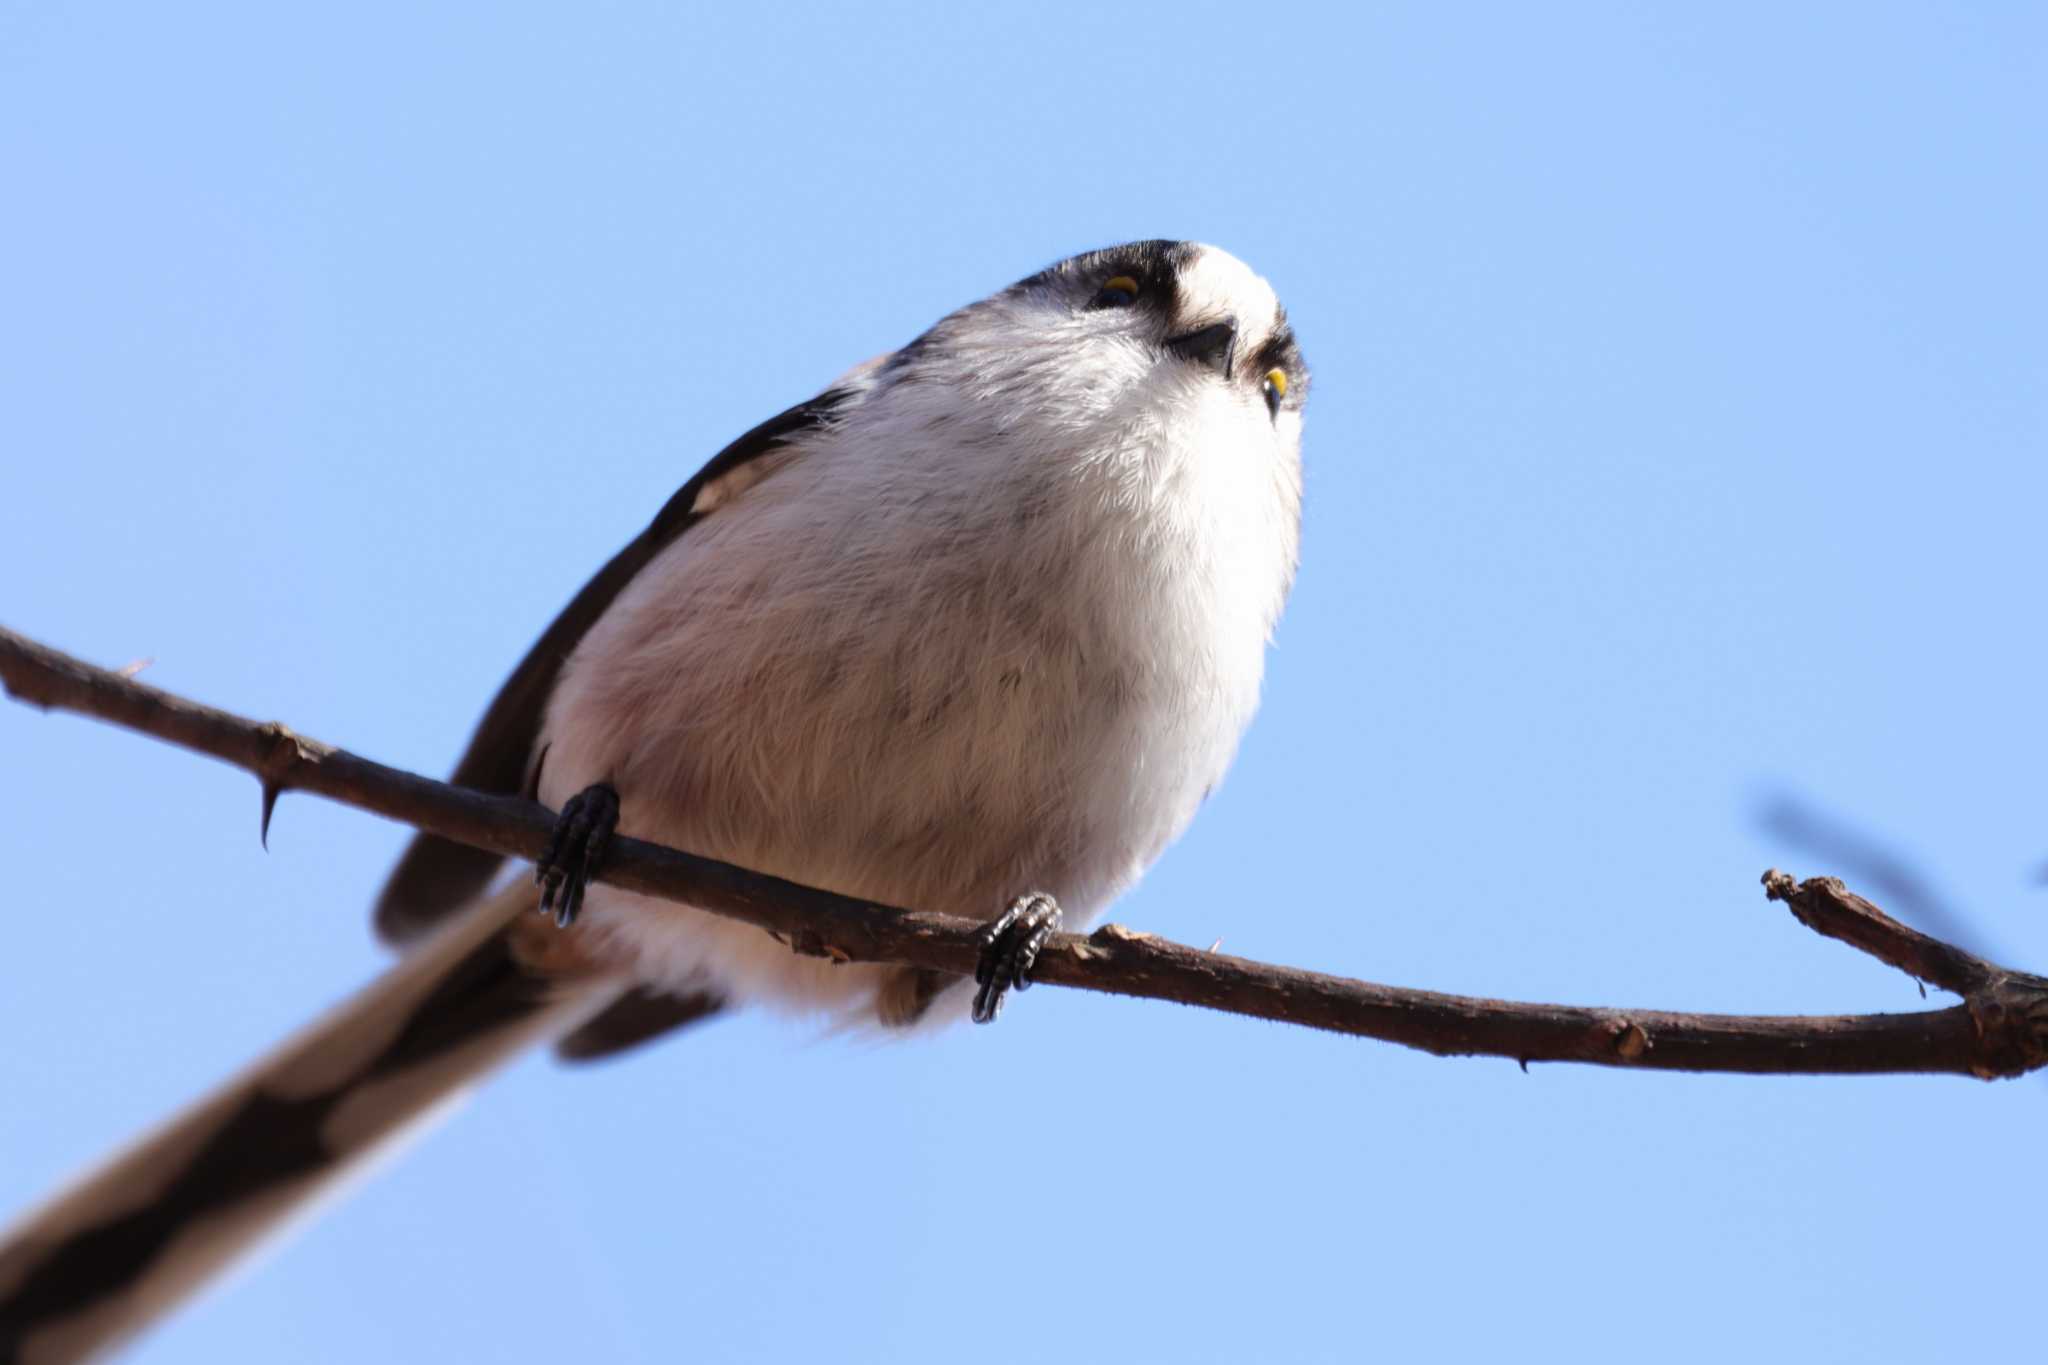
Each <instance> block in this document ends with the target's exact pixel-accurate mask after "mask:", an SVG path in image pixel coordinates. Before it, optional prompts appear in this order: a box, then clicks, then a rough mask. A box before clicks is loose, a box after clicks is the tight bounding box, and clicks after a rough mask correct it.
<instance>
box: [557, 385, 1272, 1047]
mask: <svg viewBox="0 0 2048 1365" xmlns="http://www.w3.org/2000/svg"><path fill="white" fill-rule="evenodd" d="M929 397H930V396H929V395H920V394H919V393H917V392H916V391H915V390H914V389H913V388H911V387H909V386H905V387H901V388H898V389H897V390H894V391H884V392H882V393H880V394H877V395H876V396H874V397H873V398H871V399H870V400H869V402H868V403H867V404H865V405H864V406H863V407H862V408H859V409H856V410H855V412H854V413H853V414H852V416H851V417H849V418H848V419H847V420H846V421H845V422H844V423H843V424H841V425H839V426H836V427H834V428H830V429H827V430H826V431H823V432H821V433H818V434H816V435H814V436H810V437H806V438H804V439H803V442H802V444H800V445H799V446H798V447H797V448H796V449H795V451H794V452H793V454H792V456H791V457H790V458H788V459H786V460H781V461H779V462H778V464H777V467H776V468H775V469H774V470H773V472H771V473H770V474H768V476H767V477H766V478H765V479H763V480H761V481H760V482H759V483H757V484H755V485H754V486H751V487H748V488H746V489H745V490H744V491H743V492H741V493H739V494H738V495H737V496H735V497H733V498H732V499H731V500H730V502H729V504H728V505H724V506H721V507H720V508H719V509H718V510H717V511H716V512H715V514H713V515H710V516H708V517H706V518H705V519H704V520H703V521H702V522H700V523H699V524H698V525H696V526H695V527H693V528H692V529H691V530H690V531H689V532H688V533H687V534H685V535H684V536H682V537H681V538H680V539H678V540H677V541H676V542H675V543H674V544H672V545H671V546H670V547H669V548H668V549H667V550H666V551H664V552H663V553H662V555H661V556H660V557H659V558H657V560H656V561H655V562H654V563H653V564H652V565H650V566H649V568H648V569H647V570H646V571H644V572H643V573H642V574H641V575H640V576H639V577H638V578H637V579H636V580H635V581H634V583H633V584H632V585H630V586H629V587H628V588H627V590H626V591H625V592H624V593H623V594H622V595H621V596H620V598H619V599H618V601H617V602H616V603H615V604H614V605H613V607H612V608H611V610H610V611H608V612H607V613H606V614H605V615H604V617H603V618H602V619H601V620H600V621H599V622H598V623H597V624H596V625H595V626H594V627H593V628H592V630H591V631H590V633H589V634H588V636H587V637H586V638H585V640H584V641H583V643H582V645H581V646H580V647H579V648H578V650H577V651H576V653H575V655H574V656H573V657H572V658H571V659H570V661H569V662H568V664H567V666H566V667H565V669H564V671H563V675H562V678H561V680H560V683H559V685H558V687H557V690H556V693H555V695H554V698H553V701H552V703H551V705H550V708H549V714H548V721H547V726H546V732H545V735H544V741H543V742H544V743H545V744H546V745H547V746H548V748H547V758H546V763H545V767H544V770H543V773H542V781H541V790H540V796H541V799H542V800H543V801H545V802H547V803H548V804H550V805H552V806H557V807H559V805H560V804H561V803H562V802H563V801H564V800H565V799H567V798H568V797H569V796H571V795H573V794H575V793H576V792H578V791H580V790H582V789H583V788H584V787H585V786H587V785H589V784H590V783H593V782H598V781H610V782H611V783H613V784H614V785H615V786H616V787H617V789H618V791H619V793H620V796H621V801H622V805H623V813H622V821H621V828H622V829H623V830H624V831H625V832H627V833H629V834H633V835H636V836H639V837H642V838H647V839H654V840H659V841H662V842H665V843H670V844H673V845H676V846H678V847H681V848H685V849H689V850H692V851H694V852H699V853H703V854H707V855H710V856H712V857H717V858H721V859H725V860H727V861H730V862H735V863H738V864H741V865H743V866H747V867H752V868H757V869H759V870H761V871H765V872H771V873H774V874H776V875H778V876H782V877H787V878H791V879H793V880H795V881H799V882H805V883H808V884H811V885H815V886H821V887H826V888H829V889H832V890H835V891H839V892H842V893H844V894H847V895H852V896H859V897H863V898H868V899H873V900H877V901H882V902H887V903H892V904H898V905H905V906H914V907H917V908H920V909H931V910H942V911H950V912H954V913H958V914H962V915H968V916H972V917H976V918H987V917H989V916H992V915H994V914H996V913H997V912H999V911H1000V910H1001V909H1002V907H1003V906H1004V905H1005V904H1007V903H1008V902H1009V901H1010V900H1011V899H1012V898H1014V897H1015V896H1017V895H1019V894H1022V893H1023V892H1026V891H1034V890H1036V891H1045V892H1049V893H1051V894H1052V895H1054V896H1055V897H1057V898H1058V899H1059V901H1060V903H1061V904H1062V906H1063V907H1064V908H1065V909H1066V911H1067V912H1068V916H1069V920H1068V922H1069V925H1070V927H1071V926H1074V925H1078V924H1080V923H1084V922H1086V921H1087V920H1089V919H1092V918H1093V917H1094V916H1095V915H1097V914H1099V913H1100V912H1101V910H1102V909H1103V908H1104V907H1105V906H1106V905H1107V904H1108V903H1109V902H1110V901H1111V900H1112V899H1113V898H1114V897H1115V896H1116V895H1117V894H1118V893H1119V892H1120V891H1122V890H1123V889H1124V888H1125V887H1127V886H1128V885H1129V884H1130V883H1131V882H1132V881H1133V880H1135V879H1136V877H1137V876H1138V875H1139V874H1140V872H1142V871H1143V869H1144V868H1145V867H1146V866H1147V865H1148V864H1149V863H1150V862H1151V861H1152V860H1153V859H1154V858H1156V857H1157V856H1158V854H1159V853H1160V852H1161V851H1162V850H1163V849H1164V848H1165V846H1166V845H1167V843H1168V842H1170V841H1171V840H1172V839H1173V837H1174V836H1175V835H1177V834H1178V833H1179V832H1180V830H1181V829H1182V827H1183V826H1184V825H1185V824H1186V823H1187V820H1188V819H1189V817H1190V816H1191V815H1192V814H1193V812H1194V810H1195V808H1196V807H1197V806H1198V805H1199V804H1200V802H1201V799H1202V797H1203V796H1204V795H1205V794H1206V793H1207V791H1208V790H1209V788H1210V787H1211V786H1213V785H1214V784H1215V783H1216V782H1217V781H1218V780H1220V778H1221V777H1222V774H1223V771H1224V769H1225V768H1226V767H1227V765H1228V763H1229V761H1230V757H1231V754H1232V752H1233V751H1234V749H1235V746H1236V743H1237V739H1238V736H1239V734H1240V733H1241V732H1242V730H1243V727H1244V725H1245V723H1246V722H1247V721H1248V720H1249V719H1250V716H1251V714H1252V711H1253V709H1254V707H1255V706H1256V704H1257V699H1258V689H1259V679H1260V674H1261V668H1262V657H1263V651H1264V644H1265V639H1266V636H1267V634H1268V633H1269V631H1270V629H1271V626H1272V623H1273V621H1274V619H1275V618H1276V616H1277V614H1278V611H1279V605H1280V601H1281V599H1282V597H1283V596H1284V594H1285V591H1286V586H1287V580H1288V578H1289V576H1290V575H1291V572H1292V567H1293V561H1294V525H1295V521H1294V518H1295V507H1296V502H1297V498H1298V482H1297V474H1296V471H1295V468H1294V466H1293V463H1292V460H1291V458H1290V459H1288V460H1284V461H1281V462H1280V464H1281V465H1283V466H1284V467H1279V468H1276V467H1275V461H1274V460H1273V458H1272V456H1271V454H1270V450H1271V448H1272V447H1273V444H1274V443H1273V442H1272V441H1271V439H1270V432H1267V433H1264V434H1263V439H1261V440H1259V441H1257V442H1256V443H1248V442H1246V441H1244V440H1242V439H1240V437H1242V436H1243V435H1245V434H1247V433H1250V432H1252V431H1253V430H1254V428H1252V427H1249V426H1241V425H1240V423H1242V422H1243V420H1244V419H1245V417H1246V414H1245V413H1243V412H1240V411H1237V410H1236V405H1233V404H1230V403H1229V402H1228V401H1227V396H1225V395H1222V394H1218V395H1217V396H1216V397H1215V398H1214V400H1213V403H1214V405H1215V407H1214V410H1208V409H1205V408H1204V406H1203V405H1204V403H1207V402H1210V401H1211V400H1207V399H1200V398H1197V399H1196V400H1194V401H1180V402H1178V405H1177V406H1171V405H1169V403H1168V401H1167V400H1168V399H1169V398H1172V397H1173V395H1162V399H1161V407H1160V408H1159V409H1158V410H1157V411H1156V412H1150V413H1148V412H1138V413H1135V414H1133V413H1130V412H1125V413H1124V414H1123V415H1122V416H1121V417H1119V418H1117V419H1115V425H1114V426H1113V427H1112V426H1104V427H1103V428H1102V429H1100V430H1096V431H1092V432H1087V433H1077V432H1075V431H1072V430H1064V431H1061V432H1059V433H1058V443H1057V446H1054V445H1052V444H1050V443H1049V441H1050V438H1046V439H1039V438H1034V437H1031V436H1028V435H1025V434H1020V433H1019V432H1018V431H1017V430H1016V429H1015V428H1014V427H1011V428H1008V429H1005V428H1003V427H1002V426H1000V425H999V418H993V417H992V418H991V419H990V420H989V421H988V422H977V423H974V424H963V423H962V422H961V421H958V420H953V421H937V420H930V417H929V414H928V413H924V412H922V410H921V408H920V405H921V404H924V403H926V402H928V400H929ZM1180 397H1181V398H1182V399H1185V398H1186V396H1185V395H1181V396H1180ZM1226 408H1228V409H1229V410H1227V411H1226V410H1225V409H1226ZM950 411H952V412H954V413H955V414H957V412H958V408H957V406H956V407H955V408H953V409H950ZM1169 412H1172V413H1177V414H1178V416H1177V417H1174V418H1169V417H1167V416H1165V415H1164V414H1166V413H1169ZM1254 416H1255V418H1256V421H1257V422H1259V423H1265V422H1266V418H1265V414H1264V413H1263V412H1259V413H1257V414H1255V415H1254ZM1077 438H1078V439H1077ZM1076 449H1080V450H1086V451H1088V452H1091V453H1090V455H1089V456H1088V458H1085V459H1076V458H1075V457H1074V456H1073V455H1072V454H1071V453H1070V452H1071V451H1073V450H1076ZM1290 454H1291V444H1290ZM585 913H586V919H587V922H588V924H589V925H590V928H591V931H592V932H594V933H596V934H598V935H601V936H603V939H604V940H606V941H608V942H609V943H610V944H612V945H613V946H614V947H615V948H616V949H617V950H619V951H620V952H621V953H622V954H623V955H624V956H625V958H627V959H629V960H630V962H631V968H630V969H631V970H632V971H633V972H635V973H636V974H637V975H638V976H639V977H640V978H641V979H643V980H645V981H648V982H650V983H652V984H664V985H669V986H672V987H677V988H681V987H686V986H690V985H695V984H702V983H705V982H707V981H708V982H710V983H712V984H715V985H716V986H718V987H719V988H721V989H723V990H724V991H726V992H727V993H728V994H730V995H732V996H734V997H736V998H740V999H765V1000H769V1001H780V1002H784V1003H787V1004H791V1005H795V1006H799V1007H817V1006H824V1007H827V1008H835V1009H852V1010H854V1011H856V1012H857V1011H858V1010H859V1009H860V1008H861V1007H863V1006H864V1005H866V1004H867V1002H868V1001H869V1000H870V999H871V997H872V994H873V992H874V990H875V988H876V985H877V982H878V980H879V977H880V973H881V969H876V968H861V967H834V966H832V965H831V964H829V963H824V962H820V961H817V960H815V959H810V958H803V957H798V956H796V955H794V954H792V953H791V952H790V951H789V950H788V949H787V948H785V947H783V946H782V945H781V944H780V943H778V942H776V941H775V940H773V939H772V938H770V937H769V936H768V935H766V934H764V933H763V932H761V931H760V930H757V929H754V928H752V927H750V926H746V925H741V924H737V923H735V922H733V921H730V920H723V919H719V918H717V917H714V916H710V915H707V914H703V913H700V912H696V911H691V910H688V909H685V908H683V907H679V906H675V905H671V904H667V903H663V902H656V901H649V900H645V899H642V898H639V897H634V896H630V895H627V894H624V893H621V892H617V891H614V890H612V889H610V888H606V887H602V886H597V887H593V888H592V890H591V896H590V900H589V903H588V907H587V909H586V912H585Z"/></svg>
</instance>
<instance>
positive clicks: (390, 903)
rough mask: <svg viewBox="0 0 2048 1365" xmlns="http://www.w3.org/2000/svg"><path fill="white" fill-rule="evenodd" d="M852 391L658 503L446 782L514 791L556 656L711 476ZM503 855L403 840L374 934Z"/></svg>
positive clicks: (448, 894)
mask: <svg viewBox="0 0 2048 1365" xmlns="http://www.w3.org/2000/svg"><path fill="white" fill-rule="evenodd" d="M852 393H853V391H852V390H850V389H828V390H826V391H825V392H824V393H821V394H819V395H818V396H817V397H816V398H813V399H811V400H810V401H809V402H807V403H800V404H798V405H797V406H796V407H793V408H791V409H789V411H787V412H784V413H782V414H780V415H778V416H775V417H771V418H769V419H768V420H767V421H765V422H763V423H762V424H761V425H760V426H757V427H755V428H754V429H753V430H752V431H750V432H748V433H747V434H746V435H744V436H742V437H740V438H739V439H738V440H737V441H734V442H733V443H732V444H731V445H729V446H727V447H726V448H725V449H724V450H721V451H720V452H719V453H718V454H717V455H716V456H714V457H713V458H712V460H711V462H710V463H709V464H707V465H705V466H704V467H703V468H702V469H700V470H698V471H697V473H696V474H695V475H694V476H693V477H692V478H691V479H690V481H689V482H688V483H686V484H684V485H683V486H682V488H681V489H679V490H678V491H677V493H676V495H675V496H674V497H672V498H670V499H669V500H668V503H667V504H666V505H665V506H664V507H663V508H662V509H661V511H660V513H659V514H657V515H656V516H655V518H654V520H653V522H651V523H650V524H649V525H648V527H647V529H646V530H644V531H642V532H641V533H640V534H639V536H638V537H636V538H635V539H634V540H633V542H632V543H631V544H630V545H628V546H626V548H625V549H623V550H621V551H619V552H618V554H616V555H615V556H613V557H612V561H611V562H610V563H609V564H607V565H605V566H604V567H603V568H602V569H600V570H598V573H597V577H595V578H593V579H591V580H590V582H589V583H587V584H585V585H584V587H583V591H581V592H579V593H577V594H576V596H575V598H574V599H573V600H572V601H571V602H570V603H569V605H568V606H567V607H565V608H563V610H562V614H561V615H560V616H557V617H556V618H555V620H554V623H553V624H552V625H550V626H549V627H548V628H547V631H546V633H545V634H543V635H542V636H541V637H540V640H539V642H538V643H537V644H535V645H534V647H533V648H532V649H531V650H529V651H527V655H526V657H525V658H524V659H521V660H520V661H519V667H517V668H515V669H513V670H512V676H511V677H510V678H508V679H506V681H505V685H504V686H503V687H502V688H500V689H498V695H497V697H496V698H495V699H494V700H493V701H492V702H491V705H490V709H489V710H487V711H486V712H484V718H483V721H482V722H481V723H480V724H479V725H478V726H477V728H476V734H475V736H474V737H473V738H472V739H471V740H470V741H469V748H468V750H467V751H466V752H465V753H464V754H463V755H462V761H461V762H460V763H458V764H456V766H455V772H454V774H453V775H452V776H451V777H450V778H449V780H450V781H451V782H453V783H455V784H456V785H457V786H461V787H473V788H475V789H476V790H478V791H486V792H502V793H518V792H521V791H523V790H525V788H526V782H527V774H528V773H529V771H531V769H532V767H533V759H534V753H533V749H534V744H535V742H536V741H537V740H538V739H539V737H540V727H541V721H542V718H543V716H544V714H545V712H546V710H547V704H548V697H549V695H550V694H551V693H553V691H554V689H555V677H556V675H557V674H558V673H559V672H560V671H561V667H562V663H563V661H564V660H566V659H567V658H568V657H569V655H570V653H571V652H572V651H573V650H574V649H575V648H576V646H577V644H578V643H579V642H580V641H581V640H582V639H583V636H584V634H585V632H587V631H588V630H589V629H590V627H591V626H592V625H594V624H595V623H596V622H597V619H598V617H600V616H602V615H604V612H605V609H606V608H607V607H609V606H610V605H611V604H612V601H613V600H614V599H615V598H617V597H618V595H619V594H620V592H622V591H624V589H625V586H626V584H628V583H630V582H631V581H632V580H633V577H634V575H636V574H638V573H639V572H640V571H641V570H642V569H644V568H646V567H647V564H648V562H649V561H651V560H652V559H653V558H654V557H655V556H656V555H658V554H660V553H661V552H662V551H663V550H664V549H666V548H668V546H669V545H671V544H673V543H674V541H675V539H676V538H677V537H678V536H680V535H682V534H683V532H685V531H687V530H688V529H689V528H690V527H691V525H692V524H694V523H695V522H696V521H697V520H698V514H697V513H695V512H693V511H692V510H691V509H692V508H694V507H695V506H696V502H697V496H698V494H699V493H701V492H702V491H703V489H704V486H705V485H706V484H708V483H710V482H711V481H712V480H714V479H717V478H719V477H721V476H722V475H724V474H727V473H729V472H731V471H732V470H734V469H737V468H739V467H740V466H741V465H743V464H746V463H747V462H748V461H750V460H755V459H758V458H760V457H761V456H762V455H765V454H767V453H768V452H769V451H772V450H774V449H775V448H777V447H778V446H780V445H782V444H783V443H784V442H786V441H787V440H788V439H789V438H790V437H792V436H794V435H797V434H798V433H800V432H804V431H808V430H811V429H812V428H814V427H817V426H819V425H821V424H822V423H824V422H825V421H826V420H827V419H829V418H830V417H831V416H832V414H833V413H835V412H837V411H838V410H839V409H840V408H841V407H843V406H844V405H845V403H846V401H847V399H848V398H849V397H851V395H852ZM503 861H504V859H503V858H501V857H499V856H498V855H497V854H495V853H486V852H485V851H483V850H482V849H476V848H470V847H468V846H467V845H464V844H458V843H453V842H451V841H449V840H447V839H442V838H439V837H437V836H435V835H432V834H422V835H420V836H418V837H417V838H415V839H414V840H413V841H412V844H411V845H410V846H409V847H408V848H407V849H406V851H405V855H404V856H403V857H401V858H400V859H399V860H398V866H397V867H395V868H393V869H392V870H391V877H390V880H388V881H387V882H385V884H384V890H383V893H382V894H381V895H379V896H378V898H377V912H376V924H377V933H378V935H379V936H380V937H381V938H383V939H384V940H385V941H386V942H388V943H408V942H411V941H412V940H413V939H416V938H418V937H419V936H420V935H421V934H423V933H425V932H426V931H427V930H428V929H431V928H432V927H434V926H435V925H436V924H438V923H439V922H440V921H441V919H442V918H443V917H444V916H446V915H449V914H451V913H453V912H454V911H455V910H457V909H459V908H460V907H462V906H463V905H466V904H468V903H469V902H470V901H471V900H473V899H475V898H476V897H477V896H478V895H480V894H482V892H483V890H484V888H485V887H486V886H488V885H489V883H490V880H491V878H492V877H493V876H494V875H495V874H496V873H497V870H498V867H499V864H501V863H502V862H503Z"/></svg>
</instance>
